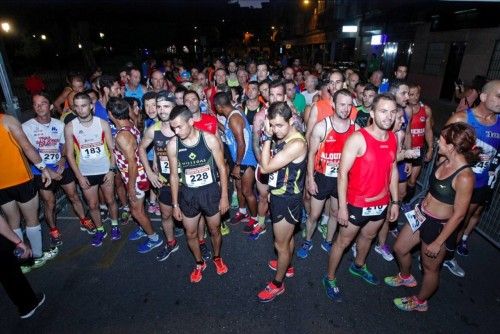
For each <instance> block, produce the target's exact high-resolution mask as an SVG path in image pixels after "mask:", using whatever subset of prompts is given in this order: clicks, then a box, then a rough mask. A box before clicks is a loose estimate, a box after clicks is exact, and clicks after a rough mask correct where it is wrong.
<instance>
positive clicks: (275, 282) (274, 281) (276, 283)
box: [273, 279, 283, 288]
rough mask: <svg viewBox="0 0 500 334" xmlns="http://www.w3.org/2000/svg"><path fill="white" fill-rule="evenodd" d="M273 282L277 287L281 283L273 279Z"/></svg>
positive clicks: (279, 286)
mask: <svg viewBox="0 0 500 334" xmlns="http://www.w3.org/2000/svg"><path fill="white" fill-rule="evenodd" d="M273 284H274V285H275V286H276V287H277V288H281V285H282V284H283V282H278V281H277V280H275V279H273Z"/></svg>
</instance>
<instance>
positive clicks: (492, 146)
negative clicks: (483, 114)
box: [467, 109, 500, 188]
mask: <svg viewBox="0 0 500 334" xmlns="http://www.w3.org/2000/svg"><path fill="white" fill-rule="evenodd" d="M467 123H468V124H469V125H471V126H472V127H473V128H474V129H475V130H476V145H477V146H478V147H481V148H482V150H483V152H482V153H481V154H480V155H479V159H480V160H479V162H478V163H477V164H475V165H474V167H472V171H473V172H474V174H476V183H475V185H474V188H481V187H485V186H491V184H492V182H493V180H494V179H495V176H494V173H495V170H492V171H491V172H492V173H491V174H492V175H490V169H491V168H490V167H491V163H492V161H493V159H494V158H495V156H496V155H497V152H498V149H499V148H500V115H496V123H495V124H493V125H489V126H488V125H484V124H481V123H479V121H478V120H477V119H476V117H475V116H474V113H473V112H472V109H467Z"/></svg>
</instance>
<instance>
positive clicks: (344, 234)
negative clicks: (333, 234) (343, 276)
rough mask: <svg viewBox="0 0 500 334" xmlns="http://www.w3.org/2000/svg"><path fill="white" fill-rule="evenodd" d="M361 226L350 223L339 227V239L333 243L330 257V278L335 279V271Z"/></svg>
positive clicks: (328, 273) (328, 272)
mask: <svg viewBox="0 0 500 334" xmlns="http://www.w3.org/2000/svg"><path fill="white" fill-rule="evenodd" d="M358 231H359V227H358V226H356V225H353V224H351V223H348V224H347V226H341V227H340V229H339V234H338V235H337V239H335V242H334V243H333V247H332V250H331V251H330V256H329V257H328V271H327V276H328V279H330V280H333V279H335V272H336V271H337V268H338V266H339V263H340V260H341V259H342V255H344V250H345V249H346V248H347V247H348V246H349V245H350V244H351V242H352V241H353V240H354V238H355V237H356V234H358Z"/></svg>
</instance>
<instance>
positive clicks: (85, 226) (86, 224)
mask: <svg viewBox="0 0 500 334" xmlns="http://www.w3.org/2000/svg"><path fill="white" fill-rule="evenodd" d="M80 230H81V231H85V232H87V233H88V234H91V235H93V234H95V231H96V227H95V224H94V222H93V221H92V219H90V218H87V217H85V218H82V219H80Z"/></svg>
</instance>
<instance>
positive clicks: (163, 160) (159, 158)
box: [153, 122, 175, 182]
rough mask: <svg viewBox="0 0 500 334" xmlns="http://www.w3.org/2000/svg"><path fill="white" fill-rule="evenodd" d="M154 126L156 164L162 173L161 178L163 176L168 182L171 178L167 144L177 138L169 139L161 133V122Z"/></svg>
mask: <svg viewBox="0 0 500 334" xmlns="http://www.w3.org/2000/svg"><path fill="white" fill-rule="evenodd" d="M153 126H154V135H153V145H154V149H155V153H156V163H157V164H158V170H159V171H160V174H161V176H163V177H164V178H165V179H166V180H163V181H164V182H165V181H166V182H168V180H169V177H170V166H169V163H168V157H167V143H168V141H169V140H170V139H172V138H173V137H175V136H171V137H167V136H165V135H164V134H163V133H162V132H161V122H157V123H156V124H154V125H153Z"/></svg>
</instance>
